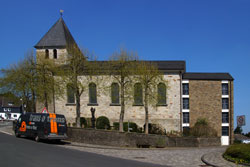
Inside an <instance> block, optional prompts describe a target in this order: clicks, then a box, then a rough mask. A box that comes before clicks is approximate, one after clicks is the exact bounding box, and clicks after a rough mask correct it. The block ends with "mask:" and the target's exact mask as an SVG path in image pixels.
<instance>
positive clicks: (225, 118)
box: [222, 112, 229, 123]
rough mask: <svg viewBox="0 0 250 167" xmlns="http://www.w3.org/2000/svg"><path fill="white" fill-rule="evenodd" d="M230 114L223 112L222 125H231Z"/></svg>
mask: <svg viewBox="0 0 250 167" xmlns="http://www.w3.org/2000/svg"><path fill="white" fill-rule="evenodd" d="M228 115H229V114H228V112H223V113H222V123H229V117H228Z"/></svg>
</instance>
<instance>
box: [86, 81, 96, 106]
mask: <svg viewBox="0 0 250 167" xmlns="http://www.w3.org/2000/svg"><path fill="white" fill-rule="evenodd" d="M92 86H93V87H92ZM96 105H98V103H97V88H96V84H95V83H94V82H91V83H90V84H89V104H88V106H96Z"/></svg>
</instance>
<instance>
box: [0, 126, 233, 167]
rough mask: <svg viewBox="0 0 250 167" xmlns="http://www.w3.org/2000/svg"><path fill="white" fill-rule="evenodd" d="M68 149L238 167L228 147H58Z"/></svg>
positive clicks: (191, 165) (193, 166) (178, 164)
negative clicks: (229, 158) (229, 159)
mask: <svg viewBox="0 0 250 167" xmlns="http://www.w3.org/2000/svg"><path fill="white" fill-rule="evenodd" d="M1 130H2V131H5V132H8V133H12V134H13V132H12V130H11V128H10V127H8V126H7V127H1V126H0V131H1ZM58 146H59V147H64V148H68V149H73V150H78V151H85V152H90V153H96V154H101V155H107V156H111V157H117V158H122V159H128V160H136V161H141V162H148V163H154V164H159V165H166V166H175V167H184V166H185V167H199V166H208V165H206V164H205V163H203V162H202V160H201V158H202V156H203V159H205V161H206V162H208V163H209V164H212V165H215V166H228V167H231V166H236V165H235V164H233V163H230V162H227V161H226V160H224V159H223V158H222V156H221V155H222V153H223V152H224V151H225V149H226V147H203V148H193V147H192V148H176V147H174V148H173V147H171V148H165V149H141V148H140V149H138V148H120V147H111V146H99V145H91V144H83V143H74V142H72V143H71V144H64V145H58Z"/></svg>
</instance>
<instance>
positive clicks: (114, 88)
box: [111, 83, 120, 104]
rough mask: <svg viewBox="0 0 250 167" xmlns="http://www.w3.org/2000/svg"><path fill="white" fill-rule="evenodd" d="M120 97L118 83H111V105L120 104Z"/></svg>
mask: <svg viewBox="0 0 250 167" xmlns="http://www.w3.org/2000/svg"><path fill="white" fill-rule="evenodd" d="M119 97H120V95H119V85H118V83H112V85H111V103H112V104H119V103H120V100H119V99H120V98H119Z"/></svg>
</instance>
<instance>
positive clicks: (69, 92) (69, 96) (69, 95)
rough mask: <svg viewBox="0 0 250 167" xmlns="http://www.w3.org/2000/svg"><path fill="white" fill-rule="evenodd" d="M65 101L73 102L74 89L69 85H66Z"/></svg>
mask: <svg viewBox="0 0 250 167" xmlns="http://www.w3.org/2000/svg"><path fill="white" fill-rule="evenodd" d="M67 103H75V93H74V89H73V88H72V87H71V86H70V85H67Z"/></svg>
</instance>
